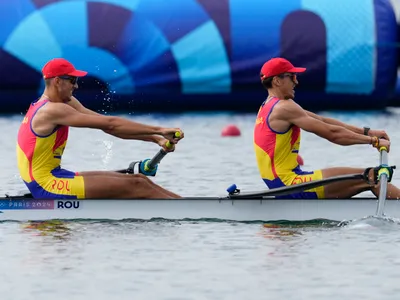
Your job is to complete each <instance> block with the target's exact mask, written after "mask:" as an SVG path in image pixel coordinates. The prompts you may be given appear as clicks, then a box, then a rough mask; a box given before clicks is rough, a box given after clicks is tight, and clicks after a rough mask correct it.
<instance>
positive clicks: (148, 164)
mask: <svg viewBox="0 0 400 300" xmlns="http://www.w3.org/2000/svg"><path fill="white" fill-rule="evenodd" d="M180 137H181V133H180V132H176V133H175V135H174V138H177V139H178V138H180ZM166 147H167V148H172V147H173V144H171V142H170V141H167V143H166ZM167 153H168V152H167V151H165V150H164V149H160V150H159V151H158V152H157V154H156V155H155V156H154V157H153V158H152V159H145V160H143V161H134V162H131V163H130V164H129V167H128V168H127V169H122V170H117V171H115V172H117V173H123V174H135V167H136V166H137V170H138V172H139V173H142V174H143V175H146V176H155V175H156V173H157V168H158V164H159V163H160V161H161V160H162V159H163V158H164V157H165V155H167Z"/></svg>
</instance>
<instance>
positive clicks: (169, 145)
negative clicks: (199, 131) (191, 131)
mask: <svg viewBox="0 0 400 300" xmlns="http://www.w3.org/2000/svg"><path fill="white" fill-rule="evenodd" d="M174 137H175V138H180V137H181V133H180V132H179V131H178V132H175V135H174ZM166 146H167V148H171V147H172V144H171V143H170V142H169V141H168V142H167V145H166Z"/></svg>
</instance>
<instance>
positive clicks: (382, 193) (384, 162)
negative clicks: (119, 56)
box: [376, 147, 391, 217]
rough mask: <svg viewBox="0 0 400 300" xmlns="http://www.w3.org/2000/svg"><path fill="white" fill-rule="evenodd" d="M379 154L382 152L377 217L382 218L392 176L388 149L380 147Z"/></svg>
mask: <svg viewBox="0 0 400 300" xmlns="http://www.w3.org/2000/svg"><path fill="white" fill-rule="evenodd" d="M379 152H380V159H379V161H380V166H379V171H378V180H379V182H380V189H379V195H378V205H377V207H376V215H377V216H378V217H382V216H383V211H384V207H385V201H386V196H387V185H388V181H389V180H390V177H391V176H390V170H389V166H388V163H389V160H388V153H387V148H386V147H380V148H379Z"/></svg>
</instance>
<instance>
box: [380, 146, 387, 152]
mask: <svg viewBox="0 0 400 300" xmlns="http://www.w3.org/2000/svg"><path fill="white" fill-rule="evenodd" d="M382 151H386V152H387V148H386V147H384V146H382V147H380V148H379V152H382Z"/></svg>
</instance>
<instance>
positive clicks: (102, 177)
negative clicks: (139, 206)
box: [17, 58, 184, 199]
mask: <svg viewBox="0 0 400 300" xmlns="http://www.w3.org/2000/svg"><path fill="white" fill-rule="evenodd" d="M42 73H43V78H44V81H45V90H44V92H43V94H42V95H41V97H40V98H39V99H37V100H36V101H34V102H33V103H31V105H30V106H29V109H28V111H27V113H26V115H25V117H24V119H23V121H22V124H21V126H20V129H19V132H18V141H17V162H18V168H19V171H20V175H21V177H22V179H23V181H24V182H25V184H26V186H27V187H28V189H29V191H30V192H31V193H32V195H33V197H34V198H40V199H102V198H105V199H129V198H146V199H147V198H162V199H168V198H180V196H179V195H177V194H175V193H173V192H170V191H168V190H166V189H164V188H162V187H161V186H159V185H157V184H155V183H153V182H152V181H151V180H150V179H149V178H148V177H146V176H145V175H143V174H121V173H118V172H114V171H88V172H78V173H76V172H72V171H69V170H65V169H62V168H61V159H62V155H63V153H64V149H65V147H66V144H67V140H68V130H69V127H77V128H83V127H86V128H92V129H100V130H102V131H104V132H105V133H107V134H110V135H113V136H115V137H118V138H121V139H132V140H141V141H146V142H153V143H156V144H158V145H159V146H161V147H162V148H163V151H165V153H167V152H172V151H174V150H175V144H177V143H178V142H179V141H180V140H181V139H182V138H183V137H184V134H183V132H182V130H181V129H180V128H164V127H159V126H151V125H146V124H141V123H137V122H133V121H130V120H128V119H124V118H120V117H114V116H104V115H101V114H98V113H96V112H94V111H92V110H90V109H88V108H86V107H84V106H83V105H82V104H81V103H80V102H79V101H78V100H77V99H76V98H75V97H74V96H73V92H74V91H75V90H76V89H77V88H78V79H79V78H80V77H83V76H85V75H86V74H87V72H85V71H80V70H77V69H75V67H74V66H73V65H72V63H70V62H69V61H67V60H65V59H62V58H56V59H52V60H50V61H49V62H48V63H46V64H45V66H44V67H43V69H42ZM176 133H178V135H177V136H176V135H175V134H176ZM167 143H170V144H169V145H172V147H168V146H167Z"/></svg>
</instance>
